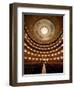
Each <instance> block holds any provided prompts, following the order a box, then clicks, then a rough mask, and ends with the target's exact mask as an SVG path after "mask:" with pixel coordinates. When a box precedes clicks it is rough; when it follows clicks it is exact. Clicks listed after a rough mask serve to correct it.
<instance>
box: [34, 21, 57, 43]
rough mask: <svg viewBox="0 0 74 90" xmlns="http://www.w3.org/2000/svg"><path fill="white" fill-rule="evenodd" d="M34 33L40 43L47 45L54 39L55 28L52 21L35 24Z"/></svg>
mask: <svg viewBox="0 0 74 90" xmlns="http://www.w3.org/2000/svg"><path fill="white" fill-rule="evenodd" d="M33 33H34V35H33V37H35V38H34V39H36V40H37V41H38V42H39V43H47V42H49V41H50V40H51V39H53V37H54V34H55V26H54V24H53V23H52V22H51V21H50V20H47V19H41V20H38V21H37V22H36V23H35V25H34V27H33Z"/></svg>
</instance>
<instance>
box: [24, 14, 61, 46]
mask: <svg viewBox="0 0 74 90" xmlns="http://www.w3.org/2000/svg"><path fill="white" fill-rule="evenodd" d="M25 21H26V23H25V29H26V32H27V34H28V35H29V37H30V38H31V40H33V41H34V42H36V43H38V44H42V45H46V44H47V45H48V44H51V43H53V42H55V41H56V40H57V38H58V37H59V36H60V35H61V33H62V22H61V19H60V18H59V17H57V16H52V17H47V16H46V17H42V16H37V17H35V16H33V17H32V16H31V17H30V16H28V17H27V18H25Z"/></svg>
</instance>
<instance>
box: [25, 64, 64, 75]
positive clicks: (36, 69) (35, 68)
mask: <svg viewBox="0 0 74 90" xmlns="http://www.w3.org/2000/svg"><path fill="white" fill-rule="evenodd" d="M42 66H43V65H42V64H24V74H41V73H42ZM45 67H46V73H51V74H52V73H62V72H63V65H62V64H52V65H51V64H45Z"/></svg>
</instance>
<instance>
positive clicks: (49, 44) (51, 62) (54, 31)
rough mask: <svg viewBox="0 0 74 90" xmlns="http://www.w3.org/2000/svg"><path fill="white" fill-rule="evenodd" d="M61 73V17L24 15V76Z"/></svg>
mask: <svg viewBox="0 0 74 90" xmlns="http://www.w3.org/2000/svg"><path fill="white" fill-rule="evenodd" d="M49 73H50V74H52V73H63V16H59V15H56V16H54V15H24V74H49Z"/></svg>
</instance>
